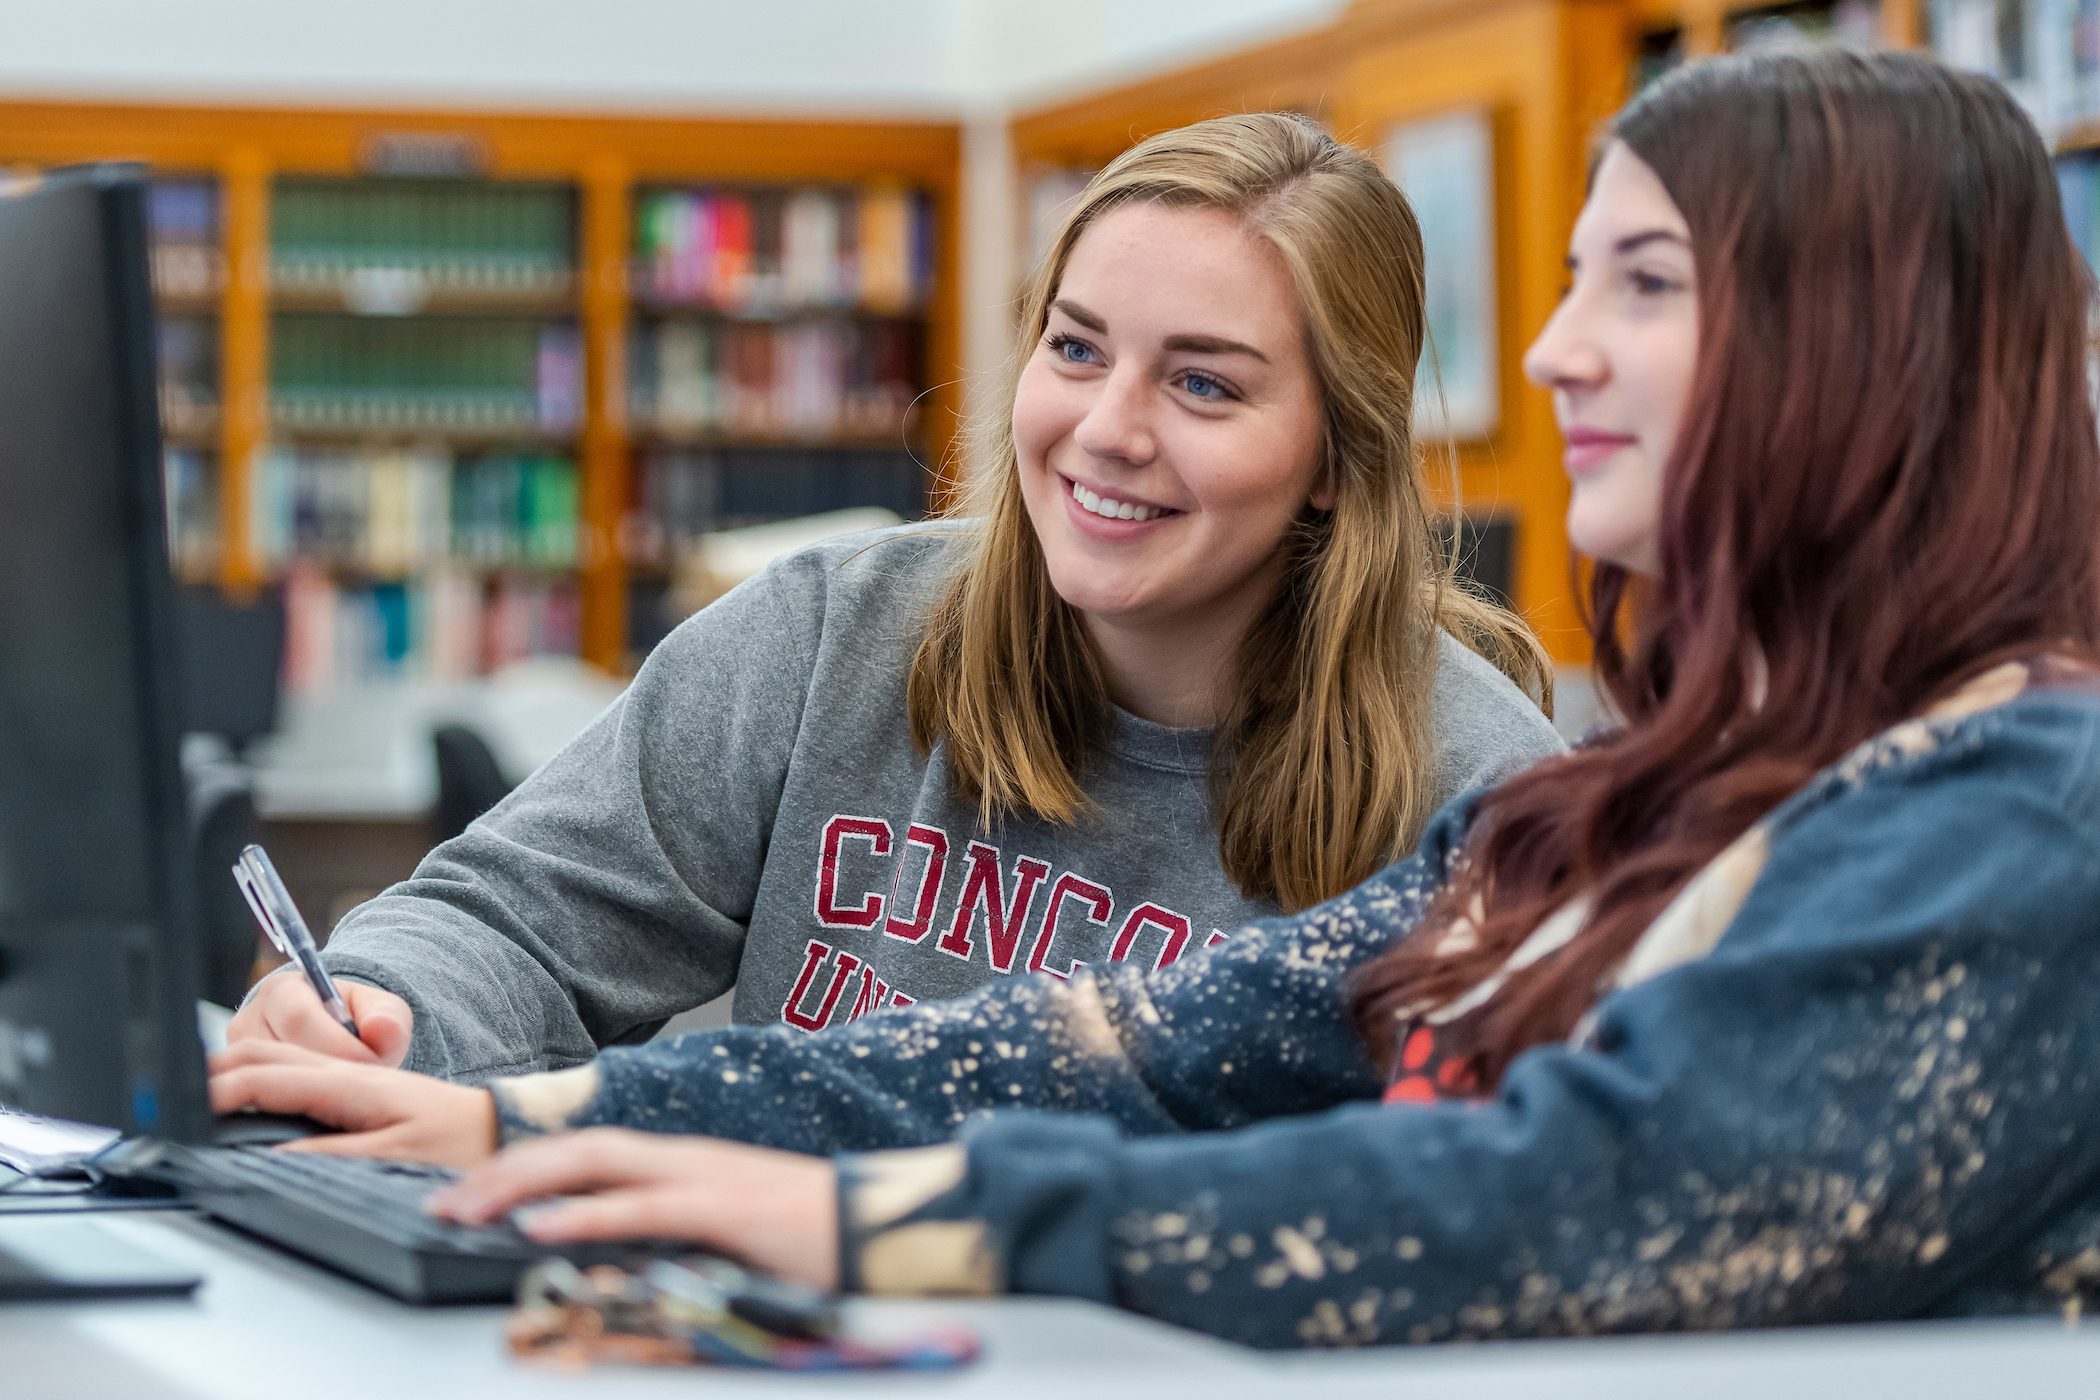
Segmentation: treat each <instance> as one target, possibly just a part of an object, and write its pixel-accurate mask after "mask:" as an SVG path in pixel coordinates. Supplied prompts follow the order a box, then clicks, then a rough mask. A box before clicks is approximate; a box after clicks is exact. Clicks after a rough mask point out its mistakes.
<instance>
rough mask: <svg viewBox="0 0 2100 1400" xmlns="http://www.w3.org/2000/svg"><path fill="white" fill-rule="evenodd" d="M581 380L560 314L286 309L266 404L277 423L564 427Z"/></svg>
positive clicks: (576, 344) (578, 404) (275, 341)
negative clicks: (414, 314) (408, 314)
mask: <svg viewBox="0 0 2100 1400" xmlns="http://www.w3.org/2000/svg"><path fill="white" fill-rule="evenodd" d="M583 384H584V378H583V342H582V337H581V336H580V335H579V334H578V332H577V330H576V327H575V326H574V325H572V324H569V323H567V322H544V321H536V320H527V319H518V318H503V317H441V318H440V317H429V318H423V319H386V318H370V317H354V316H297V315H286V316H279V317H277V318H276V322H275V324H274V326H273V327H272V330H271V338H270V410H271V414H272V416H273V417H274V418H275V419H276V421H277V422H278V423H279V424H280V425H281V426H284V427H286V428H292V429H297V428H319V429H344V428H418V427H424V428H431V429H447V428H454V429H475V430H482V429H500V430H516V431H537V432H544V433H565V432H569V431H572V430H574V429H575V427H576V425H577V424H578V423H579V422H580V421H581V420H582V417H583Z"/></svg>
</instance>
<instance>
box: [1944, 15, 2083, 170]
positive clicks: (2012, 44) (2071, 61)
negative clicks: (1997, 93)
mask: <svg viewBox="0 0 2100 1400" xmlns="http://www.w3.org/2000/svg"><path fill="white" fill-rule="evenodd" d="M1926 17H1927V22H1928V25H1929V31H1930V34H1931V38H1932V46H1933V49H1934V51H1935V52H1937V53H1938V54H1939V56H1940V57H1942V58H1944V59H1945V60H1947V62H1949V63H1952V64H1955V65H1956V66H1958V67H1963V68H1973V69H1976V70H1978V71H1980V72H1984V73H1989V74H1991V75H1992V76H1993V77H1996V78H1998V79H2001V80H2002V81H2003V82H2004V83H2005V84H2006V86H2008V87H2009V88H2011V89H2012V91H2013V93H2014V95H2015V96H2017V97H2019V99H2020V100H2021V102H2022V103H2023V104H2024V105H2025V106H2026V107H2027V109H2028V111H2029V112H2031V113H2032V114H2033V115H2034V119H2035V121H2036V122H2037V123H2038V124H2039V125H2040V126H2041V128H2042V130H2043V131H2044V132H2045V133H2047V134H2049V135H2051V136H2052V137H2060V136H2062V135H2064V134H2066V133H2067V132H2069V131H2070V130H2072V129H2073V128H2076V127H2078V126H2081V125H2084V124H2086V123H2091V122H2096V121H2100V0H1929V4H1928V8H1927V11H1926Z"/></svg>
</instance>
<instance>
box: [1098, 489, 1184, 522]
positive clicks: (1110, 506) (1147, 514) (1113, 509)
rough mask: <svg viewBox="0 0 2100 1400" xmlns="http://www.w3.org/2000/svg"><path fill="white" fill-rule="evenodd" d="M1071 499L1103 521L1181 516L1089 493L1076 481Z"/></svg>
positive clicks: (1156, 507)
mask: <svg viewBox="0 0 2100 1400" xmlns="http://www.w3.org/2000/svg"><path fill="white" fill-rule="evenodd" d="M1072 499H1073V500H1075V501H1077V502H1078V503H1079V508H1080V509H1081V510H1083V511H1086V512H1087V513H1088V514H1090V515H1098V516H1100V517H1101V518H1102V519H1104V520H1136V521H1145V520H1158V519H1159V518H1160V517H1162V516H1167V515H1179V514H1181V512H1180V511H1178V510H1169V509H1167V508H1166V507H1165V506H1141V505H1136V504H1134V503H1132V502H1130V501H1119V500H1117V499H1116V498H1115V497H1113V496H1104V495H1101V494H1100V493H1099V492H1096V491H1091V490H1089V489H1087V488H1086V487H1084V486H1081V485H1080V484H1079V483H1078V482H1076V481H1074V482H1073V483H1072Z"/></svg>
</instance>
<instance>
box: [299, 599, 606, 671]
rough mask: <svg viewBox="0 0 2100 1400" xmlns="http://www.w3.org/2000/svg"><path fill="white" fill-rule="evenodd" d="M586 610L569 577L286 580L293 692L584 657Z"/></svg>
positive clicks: (491, 669)
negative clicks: (538, 658) (580, 651)
mask: <svg viewBox="0 0 2100 1400" xmlns="http://www.w3.org/2000/svg"><path fill="white" fill-rule="evenodd" d="M581 639H582V607H581V604H580V601H579V599H578V595H577V591H576V586H575V584H574V583H573V582H571V581H570V580H567V579H544V578H519V577H512V576H499V577H495V578H487V577H483V576H479V575H475V574H471V573H466V572H463V571H460V570H456V569H434V570H431V571H430V572H428V573H424V574H419V575H417V576H415V577H413V578H409V579H404V580H397V581H385V582H379V583H369V584H346V583H344V582H342V581H341V580H339V579H335V578H332V577H330V576H329V575H328V574H326V573H324V572H322V571H320V570H318V569H311V568H301V569H295V570H293V571H292V572H291V573H290V574H289V575H287V577H286V579H285V689H286V690H287V691H289V692H290V693H292V694H294V695H313V694H319V693H322V692H325V691H329V690H335V689H339V688H342V687H346V686H355V685H364V684H370V683H373V682H376V681H382V680H389V679H394V678H398V677H417V678H424V679H431V680H462V679H465V678H467V677H469V676H477V675H486V674H488V673H489V672H491V671H495V670H497V669H499V668H501V667H504V666H507V665H510V664H511V663H513V662H516V661H522V660H525V659H526V658H528V657H532V656H574V655H576V653H577V650H578V648H579V646H580V645H581Z"/></svg>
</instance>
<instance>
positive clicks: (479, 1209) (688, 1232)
mask: <svg viewBox="0 0 2100 1400" xmlns="http://www.w3.org/2000/svg"><path fill="white" fill-rule="evenodd" d="M549 1197H563V1198H567V1199H561V1200H556V1201H553V1202H551V1203H549V1204H545V1205H534V1204H533V1203H534V1202H537V1201H545V1200H547V1198H549ZM430 1209H431V1211H432V1213H433V1214H436V1215H439V1216H441V1217H443V1218H445V1219H449V1220H456V1221H459V1222H460V1223H462V1224H467V1225H485V1224H487V1223H488V1222H490V1221H492V1220H495V1219H498V1218H500V1217H502V1216H504V1215H506V1214H509V1213H510V1212H511V1211H514V1210H515V1211H517V1212H518V1214H517V1216H516V1222H517V1225H518V1227H519V1228H520V1229H521V1230H523V1231H524V1232H525V1233H526V1234H528V1235H530V1236H532V1238H534V1239H536V1240H539V1241H541V1242H542V1243H545V1244H569V1243H572V1242H575V1241H578V1240H620V1239H658V1240H681V1241H687V1242H690V1243H693V1244H698V1245H704V1246H706V1247H708V1248H710V1249H715V1250H718V1251H720V1252H722V1253H724V1254H728V1255H732V1256H734V1257H735V1258H737V1259H740V1260H743V1261H744V1262H746V1263H748V1264H751V1265H753V1266H754V1267H757V1268H760V1269H764V1270H766V1271H767V1272H769V1273H773V1274H777V1275H779V1276H781V1277H783V1278H789V1279H793V1280H795V1281H796V1282H798V1283H806V1284H809V1285H811V1286H812V1287H816V1288H824V1289H831V1288H836V1287H838V1278H839V1258H838V1174H837V1172H836V1171H835V1170H834V1169H833V1168H832V1165H831V1163H830V1162H828V1161H826V1160H824V1159H823V1158H821V1157H803V1156H798V1155H796V1154H795V1153H792V1152H775V1151H772V1150H770V1149H767V1148H762V1147H746V1146H743V1145H741V1144H739V1143H730V1142H720V1141H717V1140H715V1139H713V1138H701V1137H672V1136H664V1135H659V1134H655V1133H637V1132H630V1131H628V1130H627V1129H624V1128H590V1129H587V1130H585V1131H583V1132H580V1133H563V1134H561V1135H559V1136H556V1137H547V1138H538V1139H535V1140H533V1141H530V1142H525V1143H520V1144H519V1145H518V1146H516V1147H512V1148H510V1149H509V1150H507V1151H506V1152H504V1153H503V1155H502V1156H500V1157H498V1158H497V1159H496V1160H495V1161H493V1162H490V1163H488V1164H487V1165H486V1166H483V1167H480V1168H478V1169H476V1170H474V1171H472V1172H470V1173H468V1174H467V1176H466V1177H464V1178H463V1179H462V1180H460V1181H459V1182H458V1183H457V1184H456V1185H453V1186H451V1187H448V1188H446V1189H445V1190H443V1191H441V1192H439V1193H438V1194H436V1195H434V1196H432V1197H431V1199H430Z"/></svg>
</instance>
